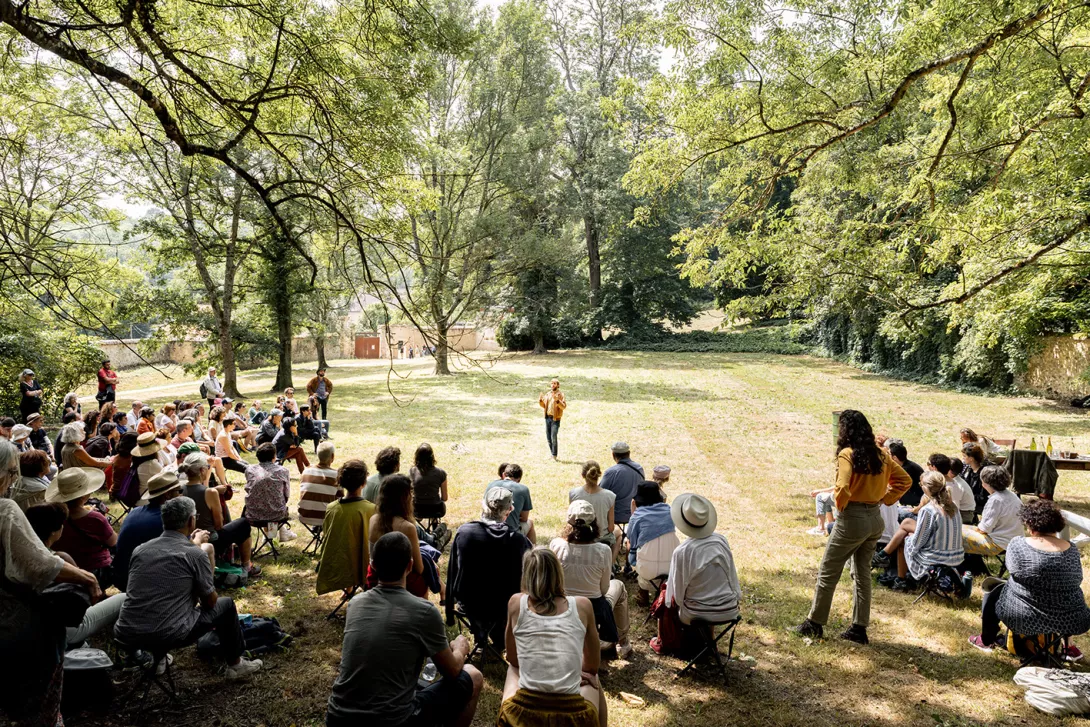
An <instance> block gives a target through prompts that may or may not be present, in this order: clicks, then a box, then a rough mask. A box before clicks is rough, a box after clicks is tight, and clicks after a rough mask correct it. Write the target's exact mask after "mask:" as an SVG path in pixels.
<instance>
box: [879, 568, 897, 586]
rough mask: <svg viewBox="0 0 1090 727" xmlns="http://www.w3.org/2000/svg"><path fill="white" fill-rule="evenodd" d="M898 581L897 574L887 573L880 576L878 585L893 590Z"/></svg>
mask: <svg viewBox="0 0 1090 727" xmlns="http://www.w3.org/2000/svg"><path fill="white" fill-rule="evenodd" d="M896 580H897V574H896V573H895V572H894V573H891V572H889V571H886V572H885V573H883V574H881V575H880V576H878V585H880V586H885V587H886V588H892V587H893V583H894V582H895V581H896Z"/></svg>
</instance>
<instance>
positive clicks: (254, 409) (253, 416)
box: [246, 400, 269, 427]
mask: <svg viewBox="0 0 1090 727" xmlns="http://www.w3.org/2000/svg"><path fill="white" fill-rule="evenodd" d="M246 416H247V418H248V419H249V420H250V424H252V425H253V426H255V427H260V426H261V425H262V424H263V423H264V421H265V420H266V419H267V418H268V416H269V414H268V412H264V411H261V402H260V401H257V400H254V402H253V403H252V404H250V409H249V411H247V412H246Z"/></svg>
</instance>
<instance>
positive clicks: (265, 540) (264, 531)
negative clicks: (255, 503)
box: [242, 511, 288, 563]
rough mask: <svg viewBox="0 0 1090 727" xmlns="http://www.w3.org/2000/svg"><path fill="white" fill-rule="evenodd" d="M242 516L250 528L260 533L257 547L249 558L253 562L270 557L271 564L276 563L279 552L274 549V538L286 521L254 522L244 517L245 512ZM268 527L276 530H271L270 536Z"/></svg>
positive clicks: (285, 519)
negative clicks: (273, 527)
mask: <svg viewBox="0 0 1090 727" xmlns="http://www.w3.org/2000/svg"><path fill="white" fill-rule="evenodd" d="M242 516H243V517H245V518H246V519H247V520H248V521H249V522H250V526H251V527H254V528H257V529H258V531H259V532H260V535H258V544H257V547H255V548H254V549H253V551H252V552H251V554H250V558H251V559H253V560H257V559H258V558H264V557H266V556H269V555H271V556H272V559H273V562H274V563H276V562H277V560H278V559H279V558H280V551H279V550H278V549H277V547H276V538H277V535H278V534H279V532H280V526H281V525H286V524H287V523H288V519H287V518H284V519H283V520H254V519H252V518H249V517H246V513H245V511H244V512H243V513H242ZM270 525H275V526H276V528H275V529H274V530H273V534H272V535H269V526H270Z"/></svg>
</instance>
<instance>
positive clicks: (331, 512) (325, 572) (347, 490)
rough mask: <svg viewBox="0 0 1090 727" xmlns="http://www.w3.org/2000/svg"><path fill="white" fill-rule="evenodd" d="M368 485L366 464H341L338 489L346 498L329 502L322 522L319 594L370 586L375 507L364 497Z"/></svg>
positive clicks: (357, 460)
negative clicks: (368, 575) (368, 570)
mask: <svg viewBox="0 0 1090 727" xmlns="http://www.w3.org/2000/svg"><path fill="white" fill-rule="evenodd" d="M319 456H320V455H319ZM365 482H367V463H366V462H364V461H363V460H361V459H350V460H348V461H347V462H345V463H344V464H343V465H341V469H340V471H339V472H338V473H337V478H336V484H335V487H336V488H338V489H339V490H344V497H342V498H340V499H338V500H334V501H333V502H330V503H329V505H328V506H327V507H326V509H325V517H324V518H323V519H322V533H323V536H324V537H323V538H322V546H321V550H320V551H319V552H318V583H317V591H318V595H321V594H323V593H332V592H333V591H344V592H346V593H347V592H349V591H351V590H352V589H353V588H362V587H363V586H364V584H366V583H367V566H368V564H369V563H370V560H371V543H370V540H369V538H370V535H371V532H370V527H371V525H370V523H371V516H372V515H374V514H375V506H374V504H373V503H371V502H369V501H367V500H365V499H364V498H363V494H362V493H363V485H364V483H365Z"/></svg>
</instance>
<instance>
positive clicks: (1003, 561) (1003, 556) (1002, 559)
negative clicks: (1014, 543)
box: [984, 550, 1007, 578]
mask: <svg viewBox="0 0 1090 727" xmlns="http://www.w3.org/2000/svg"><path fill="white" fill-rule="evenodd" d="M990 557H994V558H995V559H996V560H997V561H999V572H998V573H996V576H995V577H996V578H1002V577H1003V576H1004V575H1005V574H1006V572H1007V551H1005V550H1004V551H1003V552H1002V553H997V554H996V555H994V556H990ZM984 569H985V570H986V571H987V575H989V576H990V575H991V574H992V569H991V568H989V567H988V564H987V562H985V563H984Z"/></svg>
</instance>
